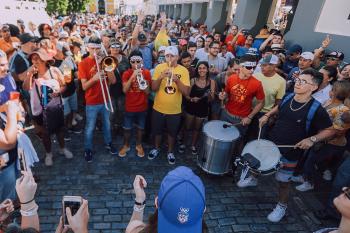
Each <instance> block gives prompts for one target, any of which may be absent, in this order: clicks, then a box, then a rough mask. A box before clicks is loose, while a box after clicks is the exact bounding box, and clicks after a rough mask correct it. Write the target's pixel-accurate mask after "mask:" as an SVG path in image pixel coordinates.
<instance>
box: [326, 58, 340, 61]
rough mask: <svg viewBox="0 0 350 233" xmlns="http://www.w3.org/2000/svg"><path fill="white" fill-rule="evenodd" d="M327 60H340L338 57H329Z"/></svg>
mask: <svg viewBox="0 0 350 233" xmlns="http://www.w3.org/2000/svg"><path fill="white" fill-rule="evenodd" d="M327 60H331V61H338V58H335V57H327Z"/></svg>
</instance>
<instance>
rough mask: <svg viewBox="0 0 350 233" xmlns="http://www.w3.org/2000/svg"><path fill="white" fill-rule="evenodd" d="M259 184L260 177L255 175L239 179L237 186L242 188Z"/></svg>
mask: <svg viewBox="0 0 350 233" xmlns="http://www.w3.org/2000/svg"><path fill="white" fill-rule="evenodd" d="M257 185H258V179H257V178H255V177H254V176H249V177H248V178H245V179H244V180H239V181H238V182H237V186H238V187H240V188H245V187H253V186H257Z"/></svg>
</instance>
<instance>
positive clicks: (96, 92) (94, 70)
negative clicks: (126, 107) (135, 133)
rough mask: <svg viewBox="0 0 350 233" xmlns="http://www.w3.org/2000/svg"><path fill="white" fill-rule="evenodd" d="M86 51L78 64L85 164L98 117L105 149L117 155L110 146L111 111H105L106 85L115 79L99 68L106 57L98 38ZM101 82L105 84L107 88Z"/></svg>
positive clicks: (108, 103) (93, 38) (94, 39)
mask: <svg viewBox="0 0 350 233" xmlns="http://www.w3.org/2000/svg"><path fill="white" fill-rule="evenodd" d="M87 49H88V52H89V56H88V57H86V58H85V59H83V60H82V61H81V62H80V63H79V69H78V77H79V79H80V80H81V84H82V87H83V90H84V91H85V102H86V109H85V111H86V125H85V131H84V149H85V153H84V157H85V160H86V161H87V162H91V161H92V138H93V131H94V129H95V124H96V119H97V116H98V115H101V120H102V131H103V138H104V143H105V147H106V149H107V150H109V152H110V153H111V154H116V153H117V150H116V149H115V148H114V147H113V145H112V135H111V123H110V119H109V115H110V113H109V110H111V109H107V106H109V107H111V102H109V100H110V98H107V97H108V96H109V90H108V89H109V88H108V85H110V84H114V83H115V82H116V78H115V75H114V73H113V71H112V72H104V71H103V68H102V67H100V66H101V61H102V59H103V58H104V57H105V56H106V55H105V54H103V52H102V44H101V40H100V39H99V38H98V37H95V36H92V37H90V39H89V41H88V44H87ZM98 71H100V72H98ZM101 79H102V80H101ZM103 82H107V88H106V87H105V85H104V84H103Z"/></svg>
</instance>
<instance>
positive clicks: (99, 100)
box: [78, 56, 107, 105]
mask: <svg viewBox="0 0 350 233" xmlns="http://www.w3.org/2000/svg"><path fill="white" fill-rule="evenodd" d="M96 72H97V67H96V61H95V58H91V57H90V56H89V57H86V58H85V59H84V60H82V61H81V62H80V63H79V66H78V77H79V79H86V80H87V81H88V80H90V79H91V78H92V77H93V76H94V75H95V74H96ZM105 94H106V95H105V96H106V97H107V90H106V89H105ZM85 102H86V105H97V104H104V101H103V95H102V89H101V84H100V82H96V83H95V84H94V85H93V86H92V87H90V88H89V89H88V90H86V91H85Z"/></svg>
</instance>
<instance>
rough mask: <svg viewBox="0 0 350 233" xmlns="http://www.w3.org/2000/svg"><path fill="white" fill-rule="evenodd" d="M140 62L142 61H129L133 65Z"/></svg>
mask: <svg viewBox="0 0 350 233" xmlns="http://www.w3.org/2000/svg"><path fill="white" fill-rule="evenodd" d="M141 62H142V60H131V61H130V63H131V64H135V63H137V64H140V63H141Z"/></svg>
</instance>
